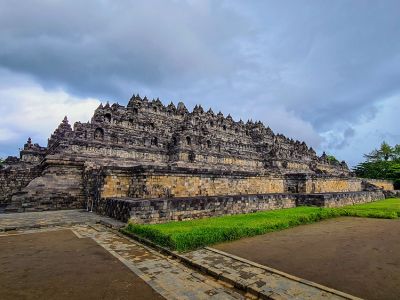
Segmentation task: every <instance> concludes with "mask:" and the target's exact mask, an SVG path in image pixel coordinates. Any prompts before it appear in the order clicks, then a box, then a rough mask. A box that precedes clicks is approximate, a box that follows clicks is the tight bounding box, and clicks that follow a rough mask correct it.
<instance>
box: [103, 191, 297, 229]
mask: <svg viewBox="0 0 400 300" xmlns="http://www.w3.org/2000/svg"><path fill="white" fill-rule="evenodd" d="M295 199H296V197H295V195H294V194H267V195H236V196H218V197H194V198H168V199H166V198H160V199H149V200H143V199H121V198H110V199H101V200H100V201H98V202H97V205H96V211H98V212H99V213H102V214H104V215H107V216H110V217H113V218H116V219H119V220H122V221H124V222H126V221H128V220H129V219H130V220H131V221H132V222H134V223H140V224H143V223H164V222H168V221H184V220H191V219H198V218H205V217H213V216H222V215H233V214H243V213H251V212H256V211H261V210H272V209H280V208H291V207H295V205H296V200H295Z"/></svg>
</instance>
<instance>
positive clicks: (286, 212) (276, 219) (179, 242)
mask: <svg viewBox="0 0 400 300" xmlns="http://www.w3.org/2000/svg"><path fill="white" fill-rule="evenodd" d="M338 216H356V217H371V218H389V219H394V218H398V217H399V216H400V199H399V198H393V199H386V200H380V201H377V202H371V203H368V204H360V205H354V206H347V207H343V208H335V209H331V208H319V207H306V206H304V207H296V208H288V209H280V210H272V211H263V212H256V213H251V214H242V215H233V216H224V217H213V218H206V219H198V220H192V221H184V222H170V223H165V224H154V225H137V224H128V226H127V227H126V228H125V229H123V230H124V231H126V232H131V233H135V234H137V235H140V236H142V237H145V238H147V239H149V240H151V241H153V242H155V243H157V244H159V245H161V246H164V247H168V248H170V249H172V250H178V251H187V250H192V249H196V248H199V247H204V246H207V245H212V244H216V243H221V242H226V241H233V240H237V239H240V238H242V237H249V236H255V235H259V234H263V233H267V232H271V231H277V230H282V229H285V228H289V227H293V226H297V225H301V224H308V223H314V222H317V221H320V220H324V219H328V218H333V217H338Z"/></svg>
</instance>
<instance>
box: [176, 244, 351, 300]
mask: <svg viewBox="0 0 400 300" xmlns="http://www.w3.org/2000/svg"><path fill="white" fill-rule="evenodd" d="M182 256H183V257H185V258H187V259H189V260H190V261H191V262H192V263H194V264H196V265H198V266H199V267H200V268H202V269H204V270H206V271H207V272H210V273H214V275H215V276H216V277H218V278H221V279H222V280H224V281H226V282H231V283H232V284H234V285H235V286H238V287H240V288H241V289H244V290H247V291H249V292H251V293H253V294H256V295H258V296H260V297H261V298H268V299H359V298H357V297H354V296H351V295H348V294H345V293H342V292H340V291H337V290H334V289H331V288H328V287H324V286H322V285H319V284H316V283H314V282H310V281H307V280H304V279H301V278H298V277H295V276H292V275H289V274H285V273H283V272H280V271H278V270H274V269H272V268H268V267H265V266H262V265H259V264H256V263H253V262H250V261H248V260H246V259H242V258H239V257H236V256H233V255H230V254H227V253H225V252H222V251H218V250H215V249H212V248H204V249H200V250H196V251H192V252H189V253H186V254H183V255H182Z"/></svg>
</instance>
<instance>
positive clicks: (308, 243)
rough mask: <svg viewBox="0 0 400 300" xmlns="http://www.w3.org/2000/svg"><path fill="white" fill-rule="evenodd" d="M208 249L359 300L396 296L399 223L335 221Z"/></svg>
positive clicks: (399, 289)
mask: <svg viewBox="0 0 400 300" xmlns="http://www.w3.org/2000/svg"><path fill="white" fill-rule="evenodd" d="M214 248H216V249H219V250H222V251H225V252H228V253H231V254H234V255H237V256H240V257H243V258H246V259H248V260H252V261H254V262H257V263H260V264H263V265H265V266H269V267H272V268H276V269H278V270H281V271H284V272H287V273H289V274H293V275H296V276H298V277H301V278H305V279H308V280H311V281H314V282H317V283H320V284H323V285H326V286H328V287H332V288H335V289H338V290H341V291H343V292H347V293H350V294H352V295H355V296H358V297H362V298H365V299H398V297H399V295H400V220H385V219H371V218H352V217H341V218H335V219H330V220H325V221H322V222H319V223H315V224H310V225H302V226H298V227H295V228H291V229H287V230H283V231H278V232H271V233H268V234H264V235H260V236H256V237H251V238H246V239H242V240H238V241H234V242H229V243H223V244H219V245H217V246H215V247H214Z"/></svg>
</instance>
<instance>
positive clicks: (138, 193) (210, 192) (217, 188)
mask: <svg viewBox="0 0 400 300" xmlns="http://www.w3.org/2000/svg"><path fill="white" fill-rule="evenodd" d="M283 192H284V180H283V179H281V178H272V177H269V176H254V177H251V176H249V177H244V176H243V177H240V176H235V175H225V176H215V175H214V176H213V175H197V174H193V175H189V174H169V175H166V174H159V175H156V174H155V175H147V176H138V177H136V178H135V179H134V181H133V183H132V194H131V195H130V196H132V197H135V198H158V197H196V196H219V195H236V194H238V195H241V194H266V193H283Z"/></svg>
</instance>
